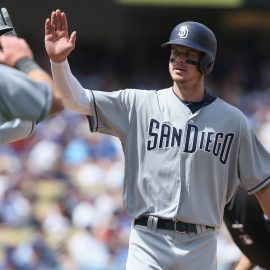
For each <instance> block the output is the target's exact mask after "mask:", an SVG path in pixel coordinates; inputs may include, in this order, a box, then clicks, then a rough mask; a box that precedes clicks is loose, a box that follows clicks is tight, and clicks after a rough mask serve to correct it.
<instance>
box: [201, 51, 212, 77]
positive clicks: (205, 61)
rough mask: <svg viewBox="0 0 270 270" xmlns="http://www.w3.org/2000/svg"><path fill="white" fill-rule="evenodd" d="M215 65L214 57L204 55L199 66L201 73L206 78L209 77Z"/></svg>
mask: <svg viewBox="0 0 270 270" xmlns="http://www.w3.org/2000/svg"><path fill="white" fill-rule="evenodd" d="M214 63H215V59H213V57H211V56H210V55H209V54H206V53H203V55H202V57H201V59H200V62H199V65H198V68H199V71H200V72H201V73H202V74H204V75H205V76H206V75H208V74H209V73H211V71H212V70H213V67H214Z"/></svg>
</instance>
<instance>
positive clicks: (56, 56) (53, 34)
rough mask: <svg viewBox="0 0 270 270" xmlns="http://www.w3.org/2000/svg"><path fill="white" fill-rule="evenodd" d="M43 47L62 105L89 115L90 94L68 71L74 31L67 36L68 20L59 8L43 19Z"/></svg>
mask: <svg viewBox="0 0 270 270" xmlns="http://www.w3.org/2000/svg"><path fill="white" fill-rule="evenodd" d="M44 40H45V47H46V51H47V54H48V56H49V57H50V60H51V67H52V75H53V79H54V82H55V84H56V85H57V87H58V89H59V91H60V92H61V94H62V98H63V103H64V106H65V107H66V108H68V109H71V110H74V111H76V112H79V113H82V114H86V115H91V110H90V102H91V99H92V94H91V92H90V91H89V90H87V89H84V88H83V87H82V85H81V84H80V83H79V81H78V80H77V79H76V78H75V77H74V76H73V74H72V73H71V71H70V67H69V64H68V62H67V57H68V56H69V54H70V53H71V52H72V50H73V49H74V48H75V42H76V32H75V31H74V32H72V34H71V35H70V36H69V33H68V22H67V17H66V14H65V13H64V12H61V11H60V10H59V9H57V10H56V11H53V12H52V13H51V17H50V18H47V19H46V21H45V38H44Z"/></svg>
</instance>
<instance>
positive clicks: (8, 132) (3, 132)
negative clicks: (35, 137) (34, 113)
mask: <svg viewBox="0 0 270 270" xmlns="http://www.w3.org/2000/svg"><path fill="white" fill-rule="evenodd" d="M34 126H35V122H34V121H26V120H21V119H15V120H13V121H9V122H6V123H3V124H0V144H3V143H11V142H14V141H18V140H21V139H25V138H27V137H29V136H30V135H32V132H33V130H34Z"/></svg>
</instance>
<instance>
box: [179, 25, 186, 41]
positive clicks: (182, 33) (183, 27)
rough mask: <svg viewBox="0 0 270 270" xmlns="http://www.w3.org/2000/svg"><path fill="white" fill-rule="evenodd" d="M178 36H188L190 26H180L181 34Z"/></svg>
mask: <svg viewBox="0 0 270 270" xmlns="http://www.w3.org/2000/svg"><path fill="white" fill-rule="evenodd" d="M178 36H179V37H180V38H187V36H188V28H187V27H186V26H185V25H184V26H181V27H180V28H179V34H178Z"/></svg>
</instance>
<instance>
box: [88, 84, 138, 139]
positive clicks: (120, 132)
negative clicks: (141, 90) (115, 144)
mask: <svg viewBox="0 0 270 270" xmlns="http://www.w3.org/2000/svg"><path fill="white" fill-rule="evenodd" d="M91 92H92V95H93V98H92V102H91V103H90V106H91V112H92V115H91V116H88V120H89V124H90V130H91V131H92V132H101V133H105V134H109V135H113V136H116V137H119V138H120V139H121V138H123V137H124V136H125V135H126V134H127V133H128V129H129V124H130V121H131V119H132V115H134V113H135V112H136V104H137V101H136V90H135V89H126V90H119V91H114V92H102V91H91Z"/></svg>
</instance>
